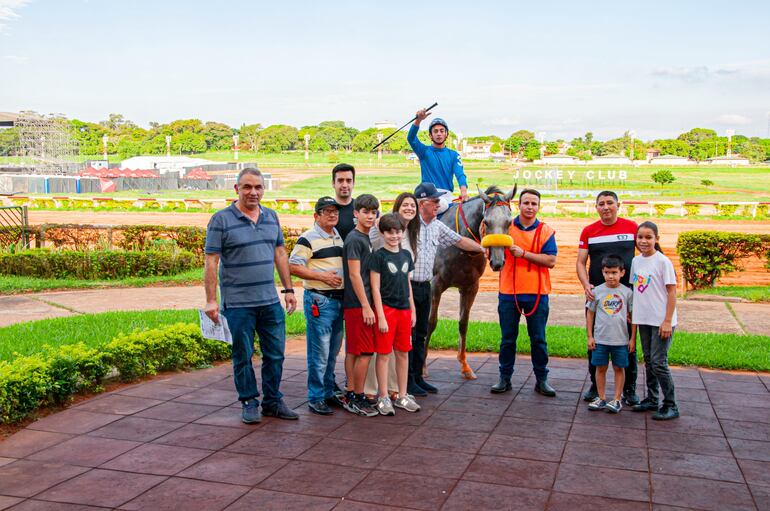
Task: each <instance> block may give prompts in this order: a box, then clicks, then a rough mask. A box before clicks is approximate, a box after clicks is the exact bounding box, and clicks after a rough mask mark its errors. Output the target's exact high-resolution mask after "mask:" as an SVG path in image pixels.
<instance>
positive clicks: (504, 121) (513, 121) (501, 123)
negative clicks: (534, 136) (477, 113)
mask: <svg viewBox="0 0 770 511" xmlns="http://www.w3.org/2000/svg"><path fill="white" fill-rule="evenodd" d="M484 124H485V125H486V126H496V127H500V128H508V127H512V126H518V125H519V124H521V119H519V118H517V117H498V118H496V119H490V120H489V121H485V122H484Z"/></svg>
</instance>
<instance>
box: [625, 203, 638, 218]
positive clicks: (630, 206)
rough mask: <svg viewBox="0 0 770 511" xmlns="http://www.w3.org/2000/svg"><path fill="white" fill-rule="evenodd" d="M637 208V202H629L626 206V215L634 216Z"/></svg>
mask: <svg viewBox="0 0 770 511" xmlns="http://www.w3.org/2000/svg"><path fill="white" fill-rule="evenodd" d="M635 209H636V204H628V205H627V206H626V215H628V216H632V215H633V214H634V210H635Z"/></svg>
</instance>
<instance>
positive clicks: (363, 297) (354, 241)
mask: <svg viewBox="0 0 770 511" xmlns="http://www.w3.org/2000/svg"><path fill="white" fill-rule="evenodd" d="M353 208H354V209H353V214H354V215H355V218H356V221H357V222H356V228H355V229H353V230H352V231H350V234H348V237H347V238H345V245H344V247H343V254H344V264H343V269H344V274H345V292H344V295H343V300H342V308H343V311H344V312H343V314H344V315H345V373H346V375H347V379H348V381H347V386H346V389H345V390H346V392H345V397H344V399H342V400H340V401H341V402H340V403H337V404H340V405H341V406H342V407H343V408H345V410H347V411H349V412H351V413H355V414H358V415H364V416H367V417H373V416H375V415H377V414H378V413H379V412H378V411H377V410H375V408H374V407H373V406H372V405H370V404H369V403H368V402H367V400H366V397H365V396H364V381H365V380H366V373H367V371H368V370H369V363H370V362H371V360H372V354H373V353H374V336H375V330H376V326H375V322H376V319H377V318H376V317H375V315H374V310H373V309H372V292H371V286H370V285H369V269H368V261H369V259H370V258H371V255H372V242H371V241H369V229H371V228H372V226H373V225H374V221H375V220H376V219H377V213H378V210H379V208H380V203H379V201H378V200H377V197H375V196H374V195H369V194H363V195H359V196H358V197H357V198H356V199H355V201H354V206H353Z"/></svg>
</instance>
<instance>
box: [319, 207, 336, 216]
mask: <svg viewBox="0 0 770 511" xmlns="http://www.w3.org/2000/svg"><path fill="white" fill-rule="evenodd" d="M320 214H321V215H326V216H338V215H339V214H340V210H339V209H336V208H335V209H322V210H321V211H320Z"/></svg>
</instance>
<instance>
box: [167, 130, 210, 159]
mask: <svg viewBox="0 0 770 511" xmlns="http://www.w3.org/2000/svg"><path fill="white" fill-rule="evenodd" d="M171 150H172V151H173V152H175V153H182V154H192V153H203V152H205V151H206V138H205V137H204V136H203V134H201V133H193V132H191V131H184V132H182V133H179V134H178V135H175V136H173V137H172V139H171Z"/></svg>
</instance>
